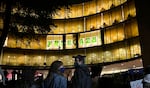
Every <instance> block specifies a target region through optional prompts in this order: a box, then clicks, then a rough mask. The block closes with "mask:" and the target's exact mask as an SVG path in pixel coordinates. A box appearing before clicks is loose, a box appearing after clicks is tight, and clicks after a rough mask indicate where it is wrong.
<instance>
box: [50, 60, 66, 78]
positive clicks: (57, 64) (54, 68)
mask: <svg viewBox="0 0 150 88" xmlns="http://www.w3.org/2000/svg"><path fill="white" fill-rule="evenodd" d="M61 65H63V62H62V61H54V62H53V63H52V64H51V66H50V69H49V72H48V75H47V77H51V76H52V74H53V73H57V74H60V75H62V73H61V72H60V71H59V67H60V66H61Z"/></svg>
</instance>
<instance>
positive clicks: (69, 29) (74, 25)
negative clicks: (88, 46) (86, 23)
mask: <svg viewBox="0 0 150 88" xmlns="http://www.w3.org/2000/svg"><path fill="white" fill-rule="evenodd" d="M83 30H84V29H83V19H74V20H67V22H66V23H65V32H66V33H75V32H83Z"/></svg>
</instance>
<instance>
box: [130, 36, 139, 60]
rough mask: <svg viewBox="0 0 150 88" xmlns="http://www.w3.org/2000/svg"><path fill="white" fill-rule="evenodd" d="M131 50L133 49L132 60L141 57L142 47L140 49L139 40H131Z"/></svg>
mask: <svg viewBox="0 0 150 88" xmlns="http://www.w3.org/2000/svg"><path fill="white" fill-rule="evenodd" d="M130 49H131V55H132V58H133V57H137V56H139V55H141V47H140V42H139V39H134V40H131V46H130Z"/></svg>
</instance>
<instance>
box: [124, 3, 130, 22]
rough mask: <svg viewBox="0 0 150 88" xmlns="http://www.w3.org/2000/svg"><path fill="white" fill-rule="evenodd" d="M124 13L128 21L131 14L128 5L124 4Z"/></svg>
mask: <svg viewBox="0 0 150 88" xmlns="http://www.w3.org/2000/svg"><path fill="white" fill-rule="evenodd" d="M123 11H124V19H125V20H126V19H128V15H129V14H130V12H129V11H130V10H129V6H128V4H124V8H123Z"/></svg>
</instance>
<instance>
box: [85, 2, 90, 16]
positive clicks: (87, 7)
mask: <svg viewBox="0 0 150 88" xmlns="http://www.w3.org/2000/svg"><path fill="white" fill-rule="evenodd" d="M89 6H90V3H89V2H86V3H84V16H87V15H89V8H90V7H89Z"/></svg>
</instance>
